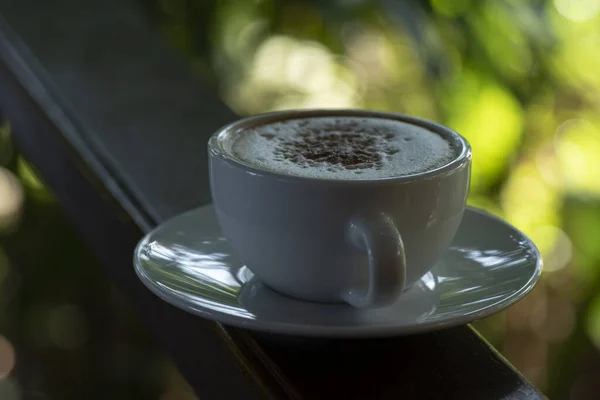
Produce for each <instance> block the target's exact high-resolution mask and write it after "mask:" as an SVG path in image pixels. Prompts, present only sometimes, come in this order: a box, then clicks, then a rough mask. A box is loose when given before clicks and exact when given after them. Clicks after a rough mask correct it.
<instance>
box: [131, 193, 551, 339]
mask: <svg viewBox="0 0 600 400" xmlns="http://www.w3.org/2000/svg"><path fill="white" fill-rule="evenodd" d="M134 265H135V270H136V272H137V274H138V276H139V278H140V279H141V280H142V282H143V283H144V284H145V285H146V286H147V287H148V288H149V289H150V290H151V291H152V292H154V293H155V294H156V295H157V296H159V297H160V298H162V299H163V300H165V301H167V302H168V303H171V304H172V305H174V306H176V307H179V308H181V309H183V310H185V311H188V312H190V313H192V314H196V315H199V316H201V317H203V318H208V319H211V320H215V321H218V322H221V323H223V324H227V325H234V326H238V327H241V328H247V329H253V330H258V331H265V332H270V333H283V334H292V335H301V336H315V337H376V336H397V335H406V334H413V333H418V332H425V331H432V330H437V329H441V328H447V327H451V326H456V325H461V324H466V323H469V322H472V321H474V320H477V319H480V318H483V317H487V316H489V315H492V314H494V313H497V312H499V311H502V310H504V309H505V308H507V307H509V306H510V305H512V304H514V303H515V302H517V301H518V300H520V299H521V298H523V296H525V295H526V294H527V293H528V292H529V291H530V290H531V289H532V288H533V286H534V285H535V283H536V282H537V280H538V279H539V277H540V273H541V269H542V268H541V267H542V261H541V257H540V254H539V252H538V250H537V249H536V247H535V245H534V244H533V243H532V242H531V241H530V240H529V239H528V238H527V237H526V236H525V235H523V234H522V233H521V232H519V231H518V230H517V229H515V228H514V227H512V226H511V225H509V224H508V223H506V222H504V221H502V220H501V219H499V218H497V217H494V216H492V215H490V214H488V213H486V212H484V211H480V210H477V209H474V208H467V209H466V211H465V215H464V218H463V221H462V224H461V226H460V228H459V230H458V233H457V234H456V237H455V239H454V241H453V242H452V244H451V247H450V248H449V249H448V251H447V252H446V253H445V255H444V257H443V259H442V260H441V261H440V262H438V263H437V265H436V266H434V268H433V269H432V270H431V271H430V272H429V273H427V274H426V275H425V276H423V277H422V278H421V280H420V281H418V282H417V283H416V284H415V285H413V286H412V287H411V288H410V289H408V290H407V291H405V292H404V293H403V294H402V296H400V297H399V298H398V300H396V302H395V303H393V304H391V305H388V306H385V307H381V308H368V309H358V308H353V307H351V306H349V305H346V304H323V303H312V302H306V301H301V300H297V299H293V298H290V297H287V296H284V295H281V294H279V293H277V292H275V291H273V290H271V289H269V288H268V287H266V286H265V285H264V284H262V283H261V282H260V281H258V280H257V279H256V278H254V276H253V274H252V271H250V270H249V269H248V268H246V267H245V266H244V265H243V264H242V263H241V262H240V261H239V260H238V259H237V258H236V257H235V256H234V255H233V254H232V251H231V249H230V247H229V244H228V243H227V239H225V238H224V237H223V235H222V233H221V229H220V227H219V224H218V222H217V218H216V215H215V213H214V209H213V207H212V206H210V205H209V206H204V207H201V208H198V209H195V210H192V211H189V212H187V213H184V214H181V215H179V216H177V217H175V218H173V219H171V220H169V221H167V222H165V223H164V224H162V225H160V226H159V227H158V228H156V229H155V230H154V231H152V232H151V233H149V234H148V235H147V236H146V237H145V238H144V239H142V240H141V241H140V243H139V244H138V246H137V248H136V250H135V255H134ZM283 267H284V268H285V266H283Z"/></svg>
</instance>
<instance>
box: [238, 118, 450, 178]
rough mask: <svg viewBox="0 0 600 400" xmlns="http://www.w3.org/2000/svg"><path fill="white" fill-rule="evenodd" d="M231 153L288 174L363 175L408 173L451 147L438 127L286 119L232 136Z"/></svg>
mask: <svg viewBox="0 0 600 400" xmlns="http://www.w3.org/2000/svg"><path fill="white" fill-rule="evenodd" d="M231 140H232V141H233V143H232V145H231V151H232V153H233V154H234V155H235V157H237V158H239V159H240V160H241V161H244V162H246V163H248V164H250V165H253V166H255V167H257V168H260V169H265V170H268V171H273V172H278V173H282V174H287V175H295V176H303V177H309V178H321V179H340V180H357V179H360V180H363V179H381V178H390V177H399V176H405V175H412V174H416V173H420V172H425V171H429V170H432V169H436V168H439V167H441V166H443V165H445V164H448V163H449V162H450V161H452V160H453V159H454V158H455V151H454V149H453V148H452V146H451V145H450V143H449V142H448V141H446V140H445V139H443V138H442V137H441V136H440V135H438V134H437V133H434V132H432V131H429V130H428V129H426V128H422V127H419V126H417V125H412V124H409V123H405V122H401V121H396V120H391V119H382V118H362V117H335V118H334V117H312V118H303V119H290V120H285V121H281V122H275V123H269V124H265V125H261V126H258V127H255V128H251V129H247V130H243V131H241V132H239V133H236V134H234V136H233V137H231Z"/></svg>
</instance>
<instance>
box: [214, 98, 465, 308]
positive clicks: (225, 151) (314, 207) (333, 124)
mask: <svg viewBox="0 0 600 400" xmlns="http://www.w3.org/2000/svg"><path fill="white" fill-rule="evenodd" d="M208 151H209V167H210V182H211V191H212V198H213V203H214V208H215V211H216V214H217V217H218V220H219V223H220V225H221V228H222V231H223V234H224V235H225V237H226V238H227V240H228V242H229V243H230V245H231V247H232V249H233V251H234V252H235V253H236V255H237V256H238V257H239V259H240V260H241V261H242V262H243V263H244V264H245V265H246V266H247V267H248V268H249V269H250V270H251V271H252V272H253V273H254V274H255V276H256V277H257V278H258V279H260V281H262V282H263V283H264V284H265V285H267V286H268V287H270V288H271V289H273V290H275V291H277V292H279V293H282V294H284V295H287V296H291V297H295V298H298V299H301V300H307V301H315V302H346V303H348V304H350V305H352V306H355V307H373V306H382V305H386V304H389V303H391V302H394V301H395V300H396V299H397V298H398V297H399V296H400V295H401V294H402V292H403V291H404V290H406V289H407V288H409V287H410V286H412V285H413V284H414V283H415V282H417V281H418V280H419V279H420V278H421V277H422V276H423V275H425V274H426V273H427V272H428V271H429V270H430V269H431V268H432V267H433V266H434V264H435V263H436V262H437V261H438V260H439V259H440V258H441V256H442V254H443V253H444V251H445V250H446V249H447V248H448V246H449V245H450V243H451V241H452V238H453V237H454V235H455V233H456V231H457V229H458V227H459V225H460V222H461V219H462V216H463V212H464V208H465V203H466V199H467V194H468V190H469V181H470V168H471V150H470V146H469V144H468V142H467V141H466V140H465V139H464V138H463V137H461V136H460V135H459V134H457V133H456V132H454V131H452V130H450V129H449V128H446V127H444V126H442V125H439V124H437V123H434V122H430V121H426V120H423V119H419V118H415V117H411V116H407V115H402V114H396V113H385V112H376V111H365V110H305V111H283V112H275V113H269V114H263V115H258V116H254V117H250V118H245V119H242V120H239V121H237V122H234V123H232V124H230V125H228V126H226V127H224V128H222V129H220V130H219V131H218V132H216V133H215V134H214V135H213V136H212V137H211V139H210V140H209V143H208Z"/></svg>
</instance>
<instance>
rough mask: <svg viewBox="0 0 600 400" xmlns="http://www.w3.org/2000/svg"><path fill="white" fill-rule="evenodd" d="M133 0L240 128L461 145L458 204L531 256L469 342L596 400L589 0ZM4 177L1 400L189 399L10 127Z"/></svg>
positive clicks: (599, 139)
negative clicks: (463, 159) (324, 112)
mask: <svg viewBox="0 0 600 400" xmlns="http://www.w3.org/2000/svg"><path fill="white" fill-rule="evenodd" d="M138 1H139V3H140V5H141V7H143V9H144V11H145V13H146V16H147V19H148V22H149V23H150V24H152V25H153V26H154V27H155V29H156V31H157V34H159V35H162V36H163V37H164V38H165V40H167V41H169V42H170V43H172V44H173V45H174V46H176V47H177V48H178V49H179V50H180V51H181V52H182V54H184V55H185V56H187V58H188V59H189V62H190V64H191V65H192V67H193V68H194V69H195V70H196V71H197V73H198V74H199V75H200V76H202V77H203V78H204V79H205V80H206V81H207V82H209V83H210V84H212V85H213V86H214V89H215V90H216V91H218V93H219V94H220V97H221V98H222V100H223V101H224V102H225V103H226V104H227V105H229V106H230V107H231V108H232V109H234V110H235V111H236V112H237V113H239V114H240V115H250V114H255V113H260V112H266V111H272V110H280V109H287V108H318V107H324V108H336V107H344V108H348V107H352V108H368V109H377V110H387V111H397V112H403V113H407V114H413V115H417V116H420V117H424V118H428V119H431V120H435V121H438V122H441V123H443V124H446V125H448V126H450V127H452V128H454V129H456V130H457V131H458V132H460V133H461V134H463V135H464V136H465V137H467V139H468V140H469V141H470V142H471V144H472V146H473V153H474V158H473V182H472V189H471V194H470V203H471V204H472V205H474V206H477V207H481V208H484V209H486V210H488V211H490V212H492V213H494V214H496V215H499V216H501V217H503V218H505V219H507V220H508V221H510V222H511V223H513V224H514V225H516V226H517V227H518V228H520V229H521V230H523V231H524V232H525V233H526V234H528V235H529V236H530V237H531V238H532V239H533V240H534V242H535V243H536V244H537V245H538V247H539V248H540V250H541V252H542V254H543V256H544V259H545V265H544V272H543V275H542V279H541V282H540V283H539V284H538V285H537V287H536V288H535V289H534V291H533V292H532V293H531V294H530V295H529V296H528V297H527V298H526V299H525V300H523V301H521V302H520V303H518V304H517V305H515V306H513V307H511V308H510V309H509V310H507V311H505V312H503V313H501V314H499V315H496V316H493V317H490V318H487V319H485V320H483V321H479V322H477V323H476V324H474V325H475V327H476V328H477V329H478V330H479V332H481V333H482V335H483V336H485V338H486V339H487V340H488V341H490V342H491V343H492V344H493V345H494V346H495V347H496V348H497V349H498V350H499V351H500V352H501V353H502V354H503V355H504V356H505V357H506V358H507V359H508V360H509V361H510V362H511V363H512V364H514V365H515V367H517V368H518V369H519V370H520V371H521V372H522V373H523V374H524V375H525V376H526V377H527V378H528V379H529V380H531V382H532V383H533V384H535V385H536V386H537V387H539V388H540V389H541V390H542V391H544V393H546V394H547V395H548V397H549V398H552V399H598V398H600V352H599V349H600V15H599V14H600V0H505V1H498V0H493V1H491V0H404V1H394V0H380V1H363V0H335V1H334V0H330V1H316V0H312V1H311V0H218V1H217V0H143V1H142V0H138ZM0 165H2V166H3V167H0V229H1V231H2V234H1V236H0V284H1V292H0V294H1V302H0V333H1V334H2V335H1V336H0V378H3V377H7V376H8V375H9V374H10V378H7V379H1V380H0V399H12V398H20V397H18V396H22V395H23V393H25V394H26V396H29V397H26V398H39V399H47V398H51V399H63V398H64V399H67V398H68V399H71V398H73V399H80V398H103V399H104V398H111V399H130V398H135V399H163V400H164V399H188V398H194V397H193V396H192V395H191V393H190V391H189V388H188V387H187V386H186V384H185V383H184V382H183V381H182V379H181V377H180V376H179V375H178V374H177V372H176V371H175V370H174V369H173V367H172V366H171V364H170V363H169V362H168V360H167V358H166V357H165V356H164V354H163V353H162V351H161V350H160V349H159V348H157V346H156V344H155V343H154V342H153V340H152V339H151V338H149V337H148V336H147V335H146V333H145V332H144V329H143V327H141V326H140V324H139V321H138V320H137V318H136V316H135V315H134V314H133V313H132V312H131V311H130V310H129V308H128V306H127V303H126V302H125V301H124V300H123V299H122V298H121V297H120V295H119V294H118V293H117V292H116V290H115V289H113V288H112V286H111V285H110V283H109V282H108V281H107V279H106V277H104V276H103V275H102V272H101V269H100V268H99V267H96V266H94V259H93V257H92V255H91V254H90V253H89V252H88V251H87V250H86V248H85V246H84V244H83V243H82V242H81V241H80V239H79V238H78V236H77V234H76V233H75V232H73V231H72V229H71V228H70V226H69V224H68V222H67V221H66V220H65V219H64V217H63V215H62V214H61V212H60V208H59V206H58V204H57V202H56V200H55V199H54V197H53V196H52V194H51V193H50V192H49V191H48V189H47V188H46V187H45V186H44V184H43V182H41V181H40V180H39V179H38V178H37V176H36V174H35V171H33V170H32V168H31V167H30V166H29V165H28V164H27V161H26V160H24V159H23V158H22V157H21V156H20V155H19V154H18V152H17V150H16V149H14V148H13V147H12V145H11V139H10V126H9V124H8V123H4V125H3V126H2V127H1V128H0ZM13 369H14V370H13ZM11 372H12V373H11ZM66 382H69V384H68V385H67V384H66ZM19 393H20V395H19ZM9 396H13V397H9ZM15 396H17V397H15Z"/></svg>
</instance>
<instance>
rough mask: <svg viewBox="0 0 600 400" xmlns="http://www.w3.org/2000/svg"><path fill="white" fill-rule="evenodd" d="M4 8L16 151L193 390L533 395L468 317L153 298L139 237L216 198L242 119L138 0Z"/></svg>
mask: <svg viewBox="0 0 600 400" xmlns="http://www.w3.org/2000/svg"><path fill="white" fill-rule="evenodd" d="M0 13H1V14H0V110H1V111H2V113H3V115H4V116H5V117H6V118H8V120H9V121H10V122H11V124H12V126H13V130H14V134H15V141H16V144H17V146H18V147H19V149H20V151H21V152H22V153H23V154H24V155H25V156H26V157H27V158H28V160H29V161H30V162H31V163H32V164H33V165H34V166H35V167H36V168H37V170H38V171H39V173H40V174H41V175H42V177H43V178H44V179H45V180H46V182H47V183H48V184H49V185H50V186H51V187H52V189H53V191H54V192H55V193H56V194H57V196H58V198H59V199H60V201H61V204H62V206H63V207H64V209H65V212H66V213H67V214H68V216H69V217H70V219H71V220H72V223H73V224H74V225H75V226H76V228H77V229H78V230H79V232H80V234H81V235H82V236H83V237H84V238H85V239H86V240H87V242H88V243H89V245H90V247H91V248H93V249H94V250H95V252H96V254H97V256H98V259H99V260H100V261H101V262H102V264H103V265H104V267H105V268H106V272H107V273H108V274H109V275H110V277H111V278H112V279H113V281H114V282H115V283H116V284H117V285H118V287H119V288H120V289H121V291H122V292H123V293H125V295H126V296H127V298H128V299H129V300H130V302H131V303H132V305H133V306H134V308H135V310H136V311H137V312H138V313H139V314H140V315H141V317H142V319H143V320H144V322H145V323H146V325H147V327H148V329H149V330H150V331H151V332H152V334H154V336H155V337H156V338H157V339H158V340H159V342H160V343H161V344H162V346H164V348H165V349H166V351H167V352H168V354H169V355H170V356H171V358H172V360H173V362H174V363H175V364H176V365H177V367H178V368H179V370H180V372H181V373H182V374H183V376H184V377H185V378H186V379H187V381H188V382H189V383H190V384H191V385H192V387H193V388H194V390H195V391H196V393H197V394H198V396H199V397H200V398H202V399H250V398H307V399H317V398H360V399H364V398H394V399H395V398H404V399H412V398H426V399H429V398H457V399H521V398H543V396H542V395H541V394H540V393H539V392H538V391H537V390H536V389H535V388H534V387H532V386H531V385H530V384H529V383H528V382H527V381H526V380H525V379H524V378H523V377H522V376H521V375H520V374H519V373H518V372H517V371H515V370H514V369H513V368H512V367H511V366H510V365H509V364H508V363H507V361H506V360H504V359H503V358H502V357H501V356H500V355H499V354H498V353H497V352H496V351H495V350H494V349H493V348H492V347H490V345H489V344H488V343H487V342H486V341H485V340H484V339H483V338H481V337H480V336H479V335H478V334H477V333H476V332H475V331H474V330H473V329H472V328H471V327H469V326H463V327H458V328H452V329H447V330H444V331H439V332H434V333H429V334H424V335H415V336H409V337H399V338H390V339H384V340H381V339H380V340H375V339H369V340H329V341H326V340H319V341H316V340H305V339H302V338H295V339H292V338H285V337H277V336H268V335H257V334H254V333H252V332H249V331H245V330H241V329H237V328H231V327H227V326H222V325H220V324H216V323H213V322H211V321H207V320H203V319H201V318H198V317H195V316H192V315H190V314H187V313H185V312H183V311H181V310H178V309H176V308H174V307H172V306H170V305H168V304H166V303H165V302H163V301H161V300H159V299H158V298H157V297H155V296H154V295H152V294H151V293H150V292H149V291H148V290H147V289H146V288H145V287H144V286H143V285H142V284H141V283H140V282H139V281H138V279H137V277H136V276H135V273H134V271H133V268H132V264H131V258H132V251H133V248H134V246H135V244H136V242H137V241H138V240H139V239H140V238H141V236H142V235H143V233H144V232H147V231H148V230H150V229H151V228H152V227H154V226H156V225H157V224H158V223H160V222H162V221H164V220H166V219H167V218H169V217H172V216H174V215H176V214H178V213H180V212H182V211H185V210H188V209H190V208H193V207H196V206H200V205H203V204H206V203H209V202H210V195H209V190H208V179H207V160H206V149H205V145H206V141H207V138H208V137H209V136H210V135H211V134H212V132H214V131H215V130H216V129H217V128H218V127H220V126H222V125H224V124H225V123H227V122H230V121H232V120H234V119H236V116H235V115H234V114H233V113H232V112H231V111H230V110H229V109H227V108H226V107H225V106H224V105H223V104H222V103H221V102H220V101H219V100H218V98H217V96H216V94H215V93H213V92H212V91H211V90H210V89H209V88H208V86H207V85H204V84H203V83H202V82H201V81H200V80H199V78H198V77H197V76H196V75H195V74H194V73H192V71H191V70H190V69H189V67H188V65H189V64H188V63H187V62H186V60H185V59H184V58H183V56H181V55H180V54H179V53H177V52H176V51H175V50H174V49H172V48H170V47H169V45H167V44H166V43H165V42H163V41H162V39H161V38H160V37H159V36H158V35H157V34H156V33H155V32H153V31H152V29H151V28H150V27H149V26H148V25H147V22H146V18H145V17H144V15H143V13H142V11H141V10H140V9H139V8H138V6H137V5H136V4H135V3H134V2H128V1H124V0H87V1H78V0H54V1H46V0H19V1H13V0H0Z"/></svg>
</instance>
